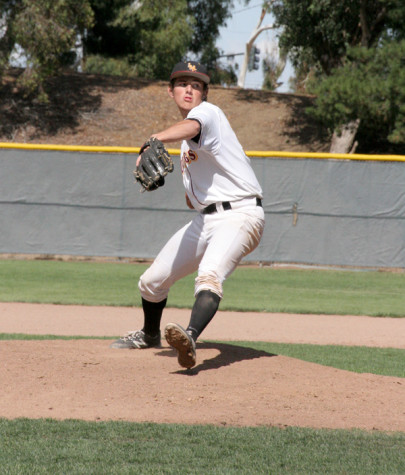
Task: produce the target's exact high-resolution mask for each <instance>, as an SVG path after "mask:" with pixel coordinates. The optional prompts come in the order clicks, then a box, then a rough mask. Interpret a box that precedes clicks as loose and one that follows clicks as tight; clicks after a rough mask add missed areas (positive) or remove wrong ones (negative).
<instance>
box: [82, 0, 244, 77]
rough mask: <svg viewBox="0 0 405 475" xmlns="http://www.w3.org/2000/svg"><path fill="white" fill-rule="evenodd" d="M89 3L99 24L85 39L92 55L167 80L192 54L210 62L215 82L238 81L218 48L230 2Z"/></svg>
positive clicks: (127, 0)
mask: <svg viewBox="0 0 405 475" xmlns="http://www.w3.org/2000/svg"><path fill="white" fill-rule="evenodd" d="M90 1H91V5H92V8H93V10H94V13H95V23H94V26H93V28H92V29H91V30H90V31H89V34H88V36H87V39H86V45H87V50H88V53H89V54H92V55H98V56H99V57H100V56H103V57H106V58H120V59H124V60H126V61H127V62H128V63H129V64H131V66H132V67H133V71H134V72H135V73H136V74H137V75H138V76H142V77H148V78H153V79H162V80H167V79H168V77H169V75H170V72H171V69H172V67H173V65H174V64H175V63H176V62H178V61H180V60H181V59H184V58H185V57H186V55H187V54H188V53H191V54H194V55H195V56H196V57H198V58H199V60H200V61H202V62H203V63H205V64H206V65H207V66H208V69H209V71H210V73H211V74H212V82H214V83H216V82H226V83H231V82H233V83H234V82H235V81H236V75H235V74H234V72H233V70H231V71H228V70H227V69H223V68H221V67H220V66H219V65H218V64H217V57H218V56H219V53H218V50H217V48H216V46H215V40H216V38H217V37H218V34H219V27H220V26H222V25H223V24H224V22H225V20H226V18H227V17H229V10H230V7H231V6H232V1H231V0H210V1H202V0H189V1H187V0H164V1H160V2H157V1H155V0H145V1H142V2H133V1H132V0H109V1H107V0H90ZM94 66H95V65H94V63H93V64H92V71H93V72H97V71H96V70H95V68H94ZM103 69H104V66H102V68H101V71H102V70H103Z"/></svg>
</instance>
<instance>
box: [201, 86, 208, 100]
mask: <svg viewBox="0 0 405 475" xmlns="http://www.w3.org/2000/svg"><path fill="white" fill-rule="evenodd" d="M207 99H208V85H206V86H205V87H204V91H203V94H202V100H203V101H206V100H207Z"/></svg>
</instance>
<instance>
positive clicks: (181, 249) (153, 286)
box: [138, 199, 264, 302]
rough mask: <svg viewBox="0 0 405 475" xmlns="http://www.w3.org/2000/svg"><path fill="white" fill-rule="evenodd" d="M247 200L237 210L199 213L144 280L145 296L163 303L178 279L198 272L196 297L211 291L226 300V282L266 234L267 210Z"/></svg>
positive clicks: (175, 235) (177, 234) (178, 232)
mask: <svg viewBox="0 0 405 475" xmlns="http://www.w3.org/2000/svg"><path fill="white" fill-rule="evenodd" d="M244 201H245V200H243V201H241V202H239V205H238V206H237V207H236V209H230V210H223V209H222V207H221V206H220V205H219V206H217V209H218V212H216V213H213V214H206V215H204V214H200V213H199V214H197V215H196V217H195V218H194V219H193V220H192V221H190V222H189V223H188V224H186V225H185V226H184V227H183V228H182V229H180V230H179V231H177V232H176V233H175V234H174V235H173V236H172V237H171V239H169V241H168V242H167V244H166V245H165V246H164V247H163V249H162V250H161V251H160V253H159V254H158V256H157V257H156V259H155V260H154V262H153V263H152V265H151V266H150V267H149V268H148V269H147V270H146V271H145V272H144V274H143V275H142V276H141V277H140V280H139V284H138V286H139V290H140V292H141V296H142V297H143V298H144V299H145V300H148V301H149V302H161V301H162V300H164V299H165V298H167V296H168V293H169V290H170V287H171V286H172V285H173V284H174V283H175V282H176V281H177V280H179V279H181V278H182V277H185V276H186V275H189V274H191V273H193V272H195V271H197V270H198V273H197V277H196V279H195V289H194V294H195V295H197V294H198V293H199V292H200V291H201V290H210V291H212V292H214V293H216V294H217V295H218V296H219V297H220V298H222V295H223V293H222V284H223V282H224V280H225V279H226V278H227V277H228V276H229V275H230V274H231V273H232V272H233V271H234V270H235V269H236V267H237V265H238V264H239V262H240V261H241V259H242V258H243V257H245V256H246V255H247V254H249V253H250V252H252V251H253V250H254V249H255V248H256V247H257V246H258V244H259V242H260V239H261V237H262V234H263V229H264V210H263V208H262V207H260V206H256V204H253V203H252V200H251V199H250V200H249V201H248V200H246V201H247V204H244ZM254 201H255V200H254ZM232 205H234V203H232Z"/></svg>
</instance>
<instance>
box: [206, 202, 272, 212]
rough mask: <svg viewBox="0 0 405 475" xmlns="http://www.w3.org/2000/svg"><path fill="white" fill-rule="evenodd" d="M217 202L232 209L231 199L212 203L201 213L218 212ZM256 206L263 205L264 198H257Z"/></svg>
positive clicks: (226, 208) (225, 207)
mask: <svg viewBox="0 0 405 475" xmlns="http://www.w3.org/2000/svg"><path fill="white" fill-rule="evenodd" d="M217 204H221V205H222V207H223V208H224V210H225V211H226V210H228V209H232V204H231V203H230V202H229V201H223V202H222V203H212V204H210V205H208V206H207V207H206V208H204V209H203V210H202V211H201V214H213V213H216V212H217ZM256 206H261V207H263V205H262V200H261V199H260V198H256Z"/></svg>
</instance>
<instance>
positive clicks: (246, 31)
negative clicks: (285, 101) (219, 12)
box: [216, 0, 292, 92]
mask: <svg viewBox="0 0 405 475" xmlns="http://www.w3.org/2000/svg"><path fill="white" fill-rule="evenodd" d="M262 3H263V2H261V1H260V0H251V1H250V3H249V4H248V5H245V4H244V2H243V0H235V2H234V8H233V9H232V17H231V18H229V19H228V20H227V24H226V26H225V27H222V28H221V29H220V36H219V38H218V40H217V43H216V45H217V47H218V48H219V49H221V50H223V51H224V53H225V54H228V53H229V54H231V53H243V52H244V51H245V44H246V42H247V41H248V39H249V38H250V36H251V34H252V32H253V30H254V29H255V28H256V26H257V24H258V22H259V19H260V14H261V11H262ZM272 23H273V18H272V16H271V15H269V14H267V15H266V16H265V17H264V20H263V22H262V25H261V26H266V25H271V24H272ZM276 34H277V31H276V30H273V29H271V30H266V31H264V32H263V33H261V34H260V35H259V36H258V37H257V38H256V40H255V46H257V47H258V48H259V49H260V69H259V70H258V71H252V72H250V71H248V72H247V74H246V79H245V87H246V88H250V89H261V87H262V84H263V71H262V68H261V63H262V60H263V58H264V55H263V54H264V51H265V50H266V49H267V50H270V48H271V45H273V47H274V44H275V43H276ZM242 60H243V56H236V57H235V58H234V62H232V63H231V64H233V65H234V64H235V63H239V65H240V64H241V63H242ZM222 61H223V62H224V64H226V62H227V59H226V58H223V60H222ZM238 71H239V70H238ZM238 71H237V73H238ZM291 75H292V67H291V64H290V63H289V62H288V61H287V65H286V67H285V69H284V72H283V74H282V76H281V77H280V82H282V83H283V84H282V85H281V86H280V87H279V88H278V89H277V92H289V87H288V78H289V77H290V76H291Z"/></svg>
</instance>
